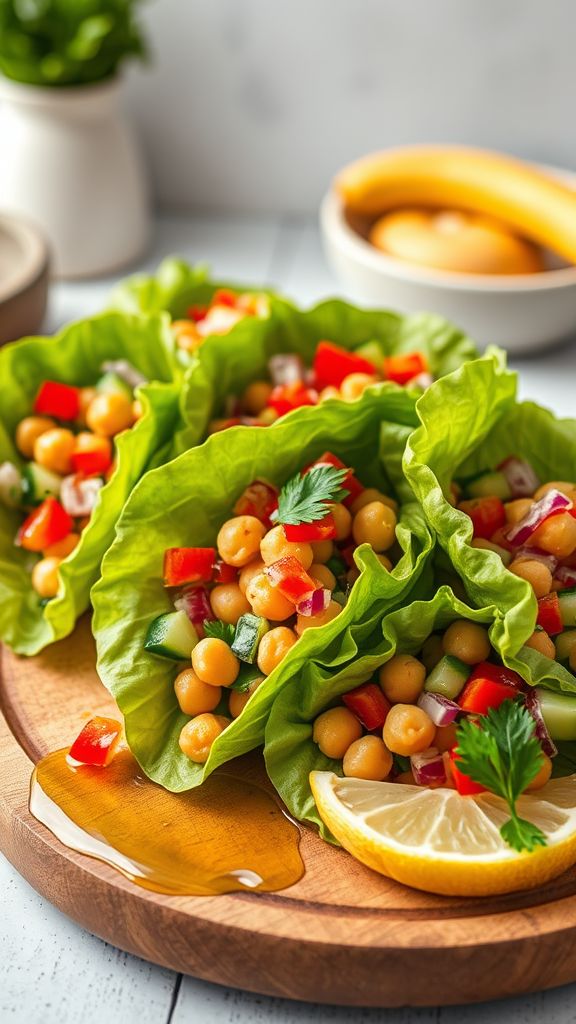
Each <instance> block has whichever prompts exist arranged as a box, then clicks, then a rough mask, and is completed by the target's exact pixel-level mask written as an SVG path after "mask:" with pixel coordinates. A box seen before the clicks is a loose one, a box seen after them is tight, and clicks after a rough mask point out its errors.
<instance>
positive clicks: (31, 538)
mask: <svg viewBox="0 0 576 1024" xmlns="http://www.w3.org/2000/svg"><path fill="white" fill-rule="evenodd" d="M71 532H72V520H71V518H70V516H69V515H68V513H67V512H65V510H64V509H63V508H62V505H61V504H60V502H59V501H57V499H56V498H52V497H50V498H46V499H45V501H43V502H42V504H41V505H38V508H35V509H34V511H33V512H31V513H30V515H29V516H28V517H27V518H26V519H25V520H24V522H23V523H22V526H21V527H20V529H19V530H18V533H17V534H16V544H18V545H19V546H20V547H22V548H25V549H26V551H45V550H46V548H49V547H50V545H51V544H56V543H57V542H58V541H59V540H63V539H64V537H67V536H68V534H69V533H71Z"/></svg>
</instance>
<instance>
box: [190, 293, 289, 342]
mask: <svg viewBox="0 0 576 1024" xmlns="http://www.w3.org/2000/svg"><path fill="white" fill-rule="evenodd" d="M269 311H270V304H269V302H268V298H267V297H266V296H265V295H257V294H254V293H252V292H241V293H239V294H235V293H233V292H231V291H228V290H222V289H220V290H217V291H216V292H215V293H214V295H213V297H212V299H211V301H210V303H209V304H208V306H206V307H204V308H202V309H199V310H198V312H197V314H196V316H195V317H194V316H189V317H186V318H183V319H181V320H173V321H172V324H171V327H172V333H173V335H174V339H175V341H176V344H177V346H178V348H181V349H182V350H183V351H184V352H195V351H196V350H197V349H198V348H200V346H201V345H202V344H203V342H204V341H205V340H206V338H208V337H210V336H211V335H222V334H228V333H229V332H230V331H231V330H232V328H233V327H235V326H236V324H238V323H240V321H241V320H244V319H245V318H246V317H250V316H254V317H266V316H268V313H269ZM191 312H193V311H191Z"/></svg>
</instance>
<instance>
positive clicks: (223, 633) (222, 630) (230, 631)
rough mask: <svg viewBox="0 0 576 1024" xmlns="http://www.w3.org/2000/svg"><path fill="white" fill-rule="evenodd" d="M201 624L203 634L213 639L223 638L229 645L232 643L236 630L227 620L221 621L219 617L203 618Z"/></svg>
mask: <svg viewBox="0 0 576 1024" xmlns="http://www.w3.org/2000/svg"><path fill="white" fill-rule="evenodd" d="M202 625H203V627H204V636H206V637H211V638H213V639H214V640H223V641H224V643H225V644H228V645H229V646H230V645H231V644H232V641H233V640H234V633H235V632H236V630H235V628H234V626H231V625H230V624H229V623H228V622H221V621H220V619H204V622H203V623H202Z"/></svg>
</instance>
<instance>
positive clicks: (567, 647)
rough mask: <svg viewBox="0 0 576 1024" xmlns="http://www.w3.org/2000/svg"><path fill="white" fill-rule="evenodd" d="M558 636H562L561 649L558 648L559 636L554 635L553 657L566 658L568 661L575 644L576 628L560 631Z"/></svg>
mask: <svg viewBox="0 0 576 1024" xmlns="http://www.w3.org/2000/svg"><path fill="white" fill-rule="evenodd" d="M560 636H561V637H562V640H561V644H562V649H561V650H560V648H559V644H558V640H559V637H556V645H555V651H556V654H555V659H556V661H563V660H565V659H566V658H567V659H568V661H570V656H571V654H572V651H573V649H574V647H575V646H576V629H569V630H564V632H563V633H561V634H560ZM559 650H560V653H559Z"/></svg>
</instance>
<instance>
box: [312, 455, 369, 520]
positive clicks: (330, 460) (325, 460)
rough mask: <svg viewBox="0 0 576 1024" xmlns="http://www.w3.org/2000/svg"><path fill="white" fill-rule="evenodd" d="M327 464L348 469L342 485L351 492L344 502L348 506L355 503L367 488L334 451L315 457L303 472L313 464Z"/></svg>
mask: <svg viewBox="0 0 576 1024" xmlns="http://www.w3.org/2000/svg"><path fill="white" fill-rule="evenodd" d="M325 465H328V466H335V467H336V469H347V470H348V474H347V476H346V477H345V479H344V483H343V485H342V486H343V487H344V488H345V489H346V490H347V491H349V494H348V497H347V498H344V501H343V502H342V504H343V505H346V507H348V506H350V505H353V504H354V502H355V501H356V498H358V497H359V496H360V495H361V494H362V492H363V491H365V490H366V488H365V487H364V485H363V484H361V483H360V481H359V479H358V477H357V476H355V475H354V470H353V469H350V467H349V466H347V465H346V463H345V462H342V460H341V459H339V458H338V456H337V455H334V453H333V452H324V454H323V455H321V456H320V458H319V459H315V460H314V462H311V463H310V465H309V466H306V468H305V469H304V470H303V473H307V472H308V470H309V469H312V466H325Z"/></svg>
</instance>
